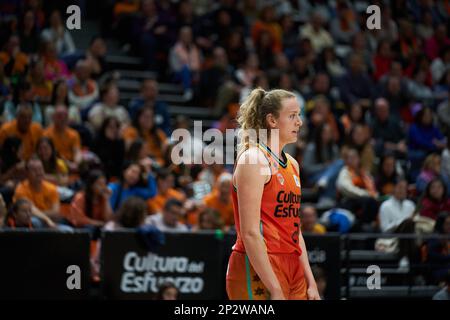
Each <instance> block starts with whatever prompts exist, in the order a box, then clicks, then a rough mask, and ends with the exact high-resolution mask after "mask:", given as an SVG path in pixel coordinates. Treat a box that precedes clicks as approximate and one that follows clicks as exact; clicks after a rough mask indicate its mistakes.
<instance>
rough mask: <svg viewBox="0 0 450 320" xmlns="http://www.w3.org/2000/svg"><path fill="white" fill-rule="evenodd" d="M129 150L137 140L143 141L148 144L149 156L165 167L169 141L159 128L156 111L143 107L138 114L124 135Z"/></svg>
mask: <svg viewBox="0 0 450 320" xmlns="http://www.w3.org/2000/svg"><path fill="white" fill-rule="evenodd" d="M122 136H123V138H124V139H125V143H126V145H127V149H128V148H129V146H130V145H131V143H132V142H133V141H134V140H136V139H137V138H141V139H143V140H144V141H145V142H146V144H147V152H148V156H149V157H151V158H153V159H154V160H156V161H157V162H158V163H159V164H161V165H164V153H165V150H166V148H167V145H168V139H167V136H166V134H165V133H164V131H162V130H161V129H159V128H157V127H156V125H155V121H154V111H153V109H152V108H150V107H143V108H142V109H139V111H138V112H137V115H136V118H135V120H134V121H133V125H132V126H128V127H126V128H125V129H124V131H123V133H122Z"/></svg>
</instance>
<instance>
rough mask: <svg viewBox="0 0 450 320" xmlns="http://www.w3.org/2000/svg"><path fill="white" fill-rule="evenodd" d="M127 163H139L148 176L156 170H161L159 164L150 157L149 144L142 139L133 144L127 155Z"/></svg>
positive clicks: (134, 141)
mask: <svg viewBox="0 0 450 320" xmlns="http://www.w3.org/2000/svg"><path fill="white" fill-rule="evenodd" d="M125 161H127V162H136V163H139V165H141V166H142V168H143V169H144V172H145V173H146V174H147V173H150V172H152V170H153V169H155V168H159V164H157V163H156V162H155V161H154V160H152V158H150V157H149V156H148V149H147V144H146V142H145V141H144V140H142V139H141V138H137V139H136V140H133V142H131V144H130V146H129V147H128V150H127V152H126V153H125Z"/></svg>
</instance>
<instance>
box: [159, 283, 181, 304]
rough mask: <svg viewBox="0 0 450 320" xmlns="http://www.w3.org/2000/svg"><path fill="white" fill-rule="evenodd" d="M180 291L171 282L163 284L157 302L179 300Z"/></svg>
mask: <svg viewBox="0 0 450 320" xmlns="http://www.w3.org/2000/svg"><path fill="white" fill-rule="evenodd" d="M178 293H179V290H178V288H177V287H176V286H175V284H173V283H171V282H166V283H163V284H162V285H161V286H160V287H159V290H158V293H157V294H156V297H155V300H178Z"/></svg>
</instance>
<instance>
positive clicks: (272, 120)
mask: <svg viewBox="0 0 450 320" xmlns="http://www.w3.org/2000/svg"><path fill="white" fill-rule="evenodd" d="M299 114H300V107H299V103H298V101H297V99H296V98H295V96H294V94H292V93H290V92H288V91H284V90H272V91H268V92H266V91H264V90H262V89H255V90H253V91H252V92H251V94H250V96H249V97H248V98H247V100H246V101H244V103H243V104H242V106H241V108H240V114H239V116H238V122H239V124H240V127H241V129H243V130H242V135H241V143H240V145H239V152H238V156H237V159H236V165H235V170H234V174H233V206H234V217H235V224H236V230H237V240H236V244H235V245H234V246H233V252H232V254H231V256H230V260H229V262H228V271H227V279H226V281H227V284H226V287H227V293H228V297H229V298H230V299H232V300H234V299H239V300H246V299H250V300H252V299H255V300H256V299H257V300H267V299H273V300H274V299H309V300H319V299H320V297H319V293H318V290H317V285H316V282H315V280H314V276H313V274H312V272H311V267H310V265H309V261H308V254H307V252H306V248H305V242H304V240H303V236H302V234H301V231H300V219H299V212H300V197H301V190H300V189H301V186H300V179H299V167H298V163H297V161H296V160H295V159H294V158H292V157H291V156H290V155H288V154H286V153H284V152H283V151H282V150H283V147H284V146H285V145H286V144H288V143H294V142H296V141H297V136H298V132H299V130H300V127H301V125H302V122H301V120H300V116H299ZM248 129H254V130H256V136H255V135H252V134H249V131H248ZM258 129H266V130H267V139H265V138H264V134H260V133H259V132H258ZM276 129H278V130H276ZM264 140H265V141H264Z"/></svg>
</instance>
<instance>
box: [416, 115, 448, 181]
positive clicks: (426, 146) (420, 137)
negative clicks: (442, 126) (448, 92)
mask: <svg viewBox="0 0 450 320" xmlns="http://www.w3.org/2000/svg"><path fill="white" fill-rule="evenodd" d="M445 146H446V141H445V139H444V136H443V135H442V133H441V132H440V131H439V129H438V128H437V127H436V126H435V125H434V124H433V112H432V111H431V109H430V108H427V107H425V108H422V109H421V110H420V111H418V112H417V114H416V115H415V122H414V124H413V125H411V127H410V128H409V132H408V158H409V160H410V161H411V162H412V163H411V167H412V168H411V171H412V172H411V175H412V177H413V178H415V176H416V175H417V171H418V166H419V165H420V163H422V161H423V160H424V159H425V157H426V156H427V154H429V153H430V152H439V151H441V150H443V149H444V148H445ZM413 174H415V175H413Z"/></svg>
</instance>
